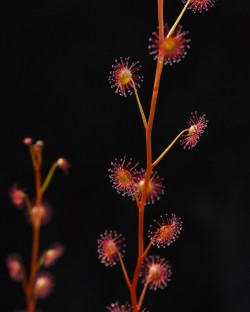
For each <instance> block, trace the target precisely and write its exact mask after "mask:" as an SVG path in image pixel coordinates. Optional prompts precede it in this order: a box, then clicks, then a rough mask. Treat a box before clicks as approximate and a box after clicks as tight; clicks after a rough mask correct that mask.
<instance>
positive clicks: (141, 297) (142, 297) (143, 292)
mask: <svg viewBox="0 0 250 312" xmlns="http://www.w3.org/2000/svg"><path fill="white" fill-rule="evenodd" d="M148 284H149V279H148V280H147V281H146V283H145V284H144V287H143V289H142V292H141V296H140V299H139V303H138V309H139V310H140V308H141V306H142V302H143V299H144V297H145V294H146V291H147V288H148Z"/></svg>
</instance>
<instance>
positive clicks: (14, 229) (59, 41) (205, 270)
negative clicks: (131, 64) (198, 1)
mask: <svg viewBox="0 0 250 312" xmlns="http://www.w3.org/2000/svg"><path fill="white" fill-rule="evenodd" d="M181 8H182V3H181V1H177V0H176V1H166V5H165V10H164V11H165V18H166V21H168V23H170V24H172V23H173V22H174V20H175V18H176V17H177V15H178V13H179V12H180V10H181ZM1 11H2V12H1V49H0V53H1V68H2V69H1V76H2V80H3V81H2V84H1V85H2V91H1V98H2V99H1V108H2V109H1V113H0V120H1V122H0V136H1V161H0V192H1V195H0V209H1V218H0V245H1V258H0V269H1V275H0V288H1V291H0V310H1V311H4V312H8V311H15V310H18V309H23V308H24V307H25V301H24V297H23V293H22V290H21V286H20V284H17V283H15V282H12V281H11V280H10V279H9V277H8V272H7V270H6V267H5V258H6V255H7V254H8V253H12V252H19V253H21V254H23V257H24V259H25V262H26V265H28V264H29V259H30V246H31V228H30V225H29V224H28V223H27V222H26V221H25V218H24V216H23V213H22V212H21V211H18V210H16V209H15V208H13V207H12V205H11V203H10V201H9V196H8V193H9V189H10V187H11V186H12V185H13V184H14V183H17V184H18V185H19V186H21V187H24V188H25V189H26V190H27V191H28V193H29V194H30V196H31V197H32V196H33V195H34V183H33V172H32V166H31V161H30V158H29V153H28V150H27V148H26V147H25V146H24V145H23V143H22V140H23V138H24V137H26V136H31V137H33V138H34V140H37V139H42V140H43V141H44V142H45V146H44V166H43V174H44V175H45V174H46V171H47V170H48V169H49V167H50V165H51V164H52V163H53V162H54V161H55V160H56V159H57V158H59V157H65V158H67V159H68V160H69V161H70V163H71V164H72V169H71V172H70V174H69V175H68V176H64V174H63V173H62V172H60V171H58V172H56V175H55V177H54V179H53V181H52V183H51V185H50V187H49V189H48V192H47V193H46V198H47V199H48V200H49V201H50V203H51V204H52V205H53V207H54V219H53V220H52V222H51V223H50V224H49V225H47V226H46V227H44V228H43V229H42V233H41V250H42V249H44V248H46V247H48V245H49V244H51V243H53V242H54V241H58V240H59V241H61V242H62V243H63V244H64V245H65V248H66V252H65V254H64V256H63V257H62V258H61V259H60V260H59V261H58V263H57V264H56V265H55V266H54V267H52V268H51V272H52V273H53V274H54V276H55V279H56V283H57V286H56V288H55V290H54V292H53V294H52V295H51V296H50V297H49V298H48V299H46V300H45V301H41V302H39V307H40V308H41V309H42V310H43V311H48V312H50V311H75V312H78V311H79V312H80V311H93V312H97V311H105V307H106V306H107V305H110V304H111V303H112V302H114V301H116V300H119V301H120V303H124V302H125V301H127V300H129V293H128V291H127V289H126V286H125V283H124V280H123V277H122V274H121V269H120V267H119V265H117V266H116V267H113V268H106V267H105V266H103V265H102V264H100V263H99V260H98V255H97V251H96V247H97V242H96V241H97V238H98V237H99V235H100V233H102V232H104V231H105V229H113V230H116V231H118V232H119V233H123V235H124V236H125V237H126V244H127V248H126V254H125V257H124V261H125V263H126V265H127V267H128V271H129V274H130V275H131V273H132V271H133V268H134V263H135V260H136V247H137V246H136V244H137V238H136V224H137V212H136V207H135V204H134V203H133V202H131V201H130V199H129V198H123V197H119V195H118V194H116V192H115V191H114V189H112V187H111V184H110V182H109V178H108V168H109V166H110V162H111V161H112V160H114V158H115V157H118V158H119V157H123V156H124V155H126V156H127V157H133V159H134V160H135V162H136V161H138V162H139V163H140V165H141V166H142V167H143V166H144V165H145V139H144V131H143V127H142V123H141V119H140V115H139V112H138V108H137V105H136V101H135V99H134V96H129V97H128V98H122V97H120V96H119V95H116V94H114V92H113V90H111V89H110V87H109V84H108V80H107V78H108V74H109V71H110V68H111V65H112V64H113V63H114V60H115V59H116V58H118V57H120V56H123V57H126V56H130V57H131V59H132V60H139V61H140V63H141V64H142V65H143V67H142V71H141V72H142V74H143V75H144V77H145V78H144V82H143V84H142V87H141V89H140V91H139V94H140V97H141V101H142V103H143V106H144V109H145V112H146V114H147V113H148V109H149V103H150V97H151V92H152V84H153V78H154V70H155V64H156V63H155V61H153V60H152V57H151V56H150V55H149V53H148V50H147V45H148V38H149V37H150V35H151V33H152V32H153V31H155V30H156V25H157V10H156V1H142V0H138V1H131V0H127V1H114V0H110V1H104V0H96V1H80V0H75V1H74V0H73V1H68V0H62V1H56V0H50V1H25V2H22V1H12V2H7V3H6V4H5V7H3V9H2V10H1ZM249 12H250V11H249V3H248V1H237V2H236V1H232V0H228V1H217V2H216V5H215V6H214V7H213V8H211V9H210V10H209V11H208V12H204V13H202V14H199V13H196V14H193V13H192V12H191V11H188V12H187V13H186V14H185V16H184V18H183V19H182V21H181V24H182V25H183V27H184V28H185V29H188V30H189V31H190V34H189V37H190V38H191V39H192V42H191V49H190V50H189V51H188V54H187V56H186V58H185V59H184V60H183V61H182V62H181V63H180V64H176V65H174V66H172V67H169V66H168V67H165V68H164V73H163V76H162V81H161V88H160V93H159V101H158V106H157V110H156V116H155V124H154V129H153V154H154V157H156V156H157V155H158V154H159V153H161V152H162V150H163V149H164V148H165V147H166V145H167V144H168V143H170V142H171V140H172V139H173V138H174V136H175V135H176V134H177V133H178V132H179V131H180V130H182V129H183V128H185V127H186V122H187V121H188V119H189V116H190V113H191V112H193V111H195V110H197V111H198V112H199V113H206V115H207V118H208V119H209V126H208V128H207V130H206V133H205V134H204V135H203V136H202V138H201V140H200V142H199V144H198V145H197V147H196V148H194V149H193V150H190V151H183V149H182V148H181V147H180V145H179V144H176V146H175V147H174V148H173V149H172V150H171V152H170V153H169V154H168V156H167V157H166V158H164V160H163V161H162V162H161V163H160V164H159V166H158V167H157V171H158V172H159V174H160V175H161V176H163V177H164V179H165V183H166V192H165V195H164V196H162V198H161V200H160V201H159V202H157V203H156V204H155V205H151V206H148V207H147V209H146V215H145V217H146V220H145V223H146V225H145V226H146V229H147V228H148V227H149V225H150V224H151V223H152V220H153V219H154V218H157V217H159V216H160V215H161V214H164V213H165V212H168V213H172V212H173V213H176V215H178V216H179V217H181V218H182V219H183V231H182V233H181V235H180V237H179V238H178V240H177V241H176V243H175V244H173V245H171V246H170V247H169V248H167V249H165V250H159V249H157V248H153V249H152V250H151V252H152V254H160V255H161V256H163V257H165V258H167V259H168V260H169V261H170V263H171V265H172V269H173V278H172V281H171V283H169V286H168V287H167V289H165V290H159V291H157V292H153V291H150V292H148V295H147V296H146V299H145V307H147V309H148V310H149V311H151V312H158V311H161V312H162V311H170V310H175V311H182V310H183V309H185V311H192V312H196V311H203V312H206V311H220V312H247V311H249V310H250V298H249V291H250V287H249V284H250V275H249V274H250V264H249V263H250V261H249V260H250V249H249V234H250V220H249V218H250V197H249V176H250V174H249V156H250V150H249V121H250V117H249V112H250V109H249V103H250V102H249V91H248V88H249V77H248V73H249V66H248V65H249V61H248V56H249V34H248V31H247V29H248V28H249V18H250V16H249V15H250V13H249Z"/></svg>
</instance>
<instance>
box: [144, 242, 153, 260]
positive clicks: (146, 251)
mask: <svg viewBox="0 0 250 312" xmlns="http://www.w3.org/2000/svg"><path fill="white" fill-rule="evenodd" d="M151 247H152V241H150V242H149V244H148V246H147V248H146V249H145V250H144V253H143V258H146V256H147V254H148V252H149V250H150V248H151Z"/></svg>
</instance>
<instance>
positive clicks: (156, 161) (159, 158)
mask: <svg viewBox="0 0 250 312" xmlns="http://www.w3.org/2000/svg"><path fill="white" fill-rule="evenodd" d="M186 131H187V130H183V131H181V132H180V133H179V134H178V135H177V137H176V138H175V139H174V140H173V141H172V142H171V143H170V144H169V145H168V147H167V148H166V149H165V150H164V151H163V152H162V153H161V155H160V156H159V157H158V158H157V159H156V160H155V161H154V162H153V164H152V167H153V168H154V167H155V166H156V165H157V164H158V163H159V162H160V161H161V159H162V158H163V157H164V156H165V155H166V154H167V152H168V151H169V150H170V149H171V147H172V146H173V145H174V144H175V143H176V141H177V140H178V139H179V138H180V137H181V136H182V135H183V133H185V132H186Z"/></svg>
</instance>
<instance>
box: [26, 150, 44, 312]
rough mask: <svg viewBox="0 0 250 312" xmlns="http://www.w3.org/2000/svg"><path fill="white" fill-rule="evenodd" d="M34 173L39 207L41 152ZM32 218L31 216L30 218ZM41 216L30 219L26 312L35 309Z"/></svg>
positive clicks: (40, 196)
mask: <svg viewBox="0 0 250 312" xmlns="http://www.w3.org/2000/svg"><path fill="white" fill-rule="evenodd" d="M36 156H37V158H36V165H35V167H34V171H35V184H36V201H35V204H36V206H37V207H38V206H40V205H41V202H42V188H41V185H42V184H41V160H42V158H41V150H39V152H38V155H36ZM31 217H32V216H31ZM40 219H41V216H40V215H38V216H34V218H32V219H31V221H32V226H33V241H32V256H31V265H30V276H29V282H28V284H27V291H26V297H27V298H26V301H27V309H28V312H34V311H35V308H36V298H35V297H34V295H33V286H34V282H35V278H36V273H37V263H38V253H39V240H40V221H41V220H40Z"/></svg>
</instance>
